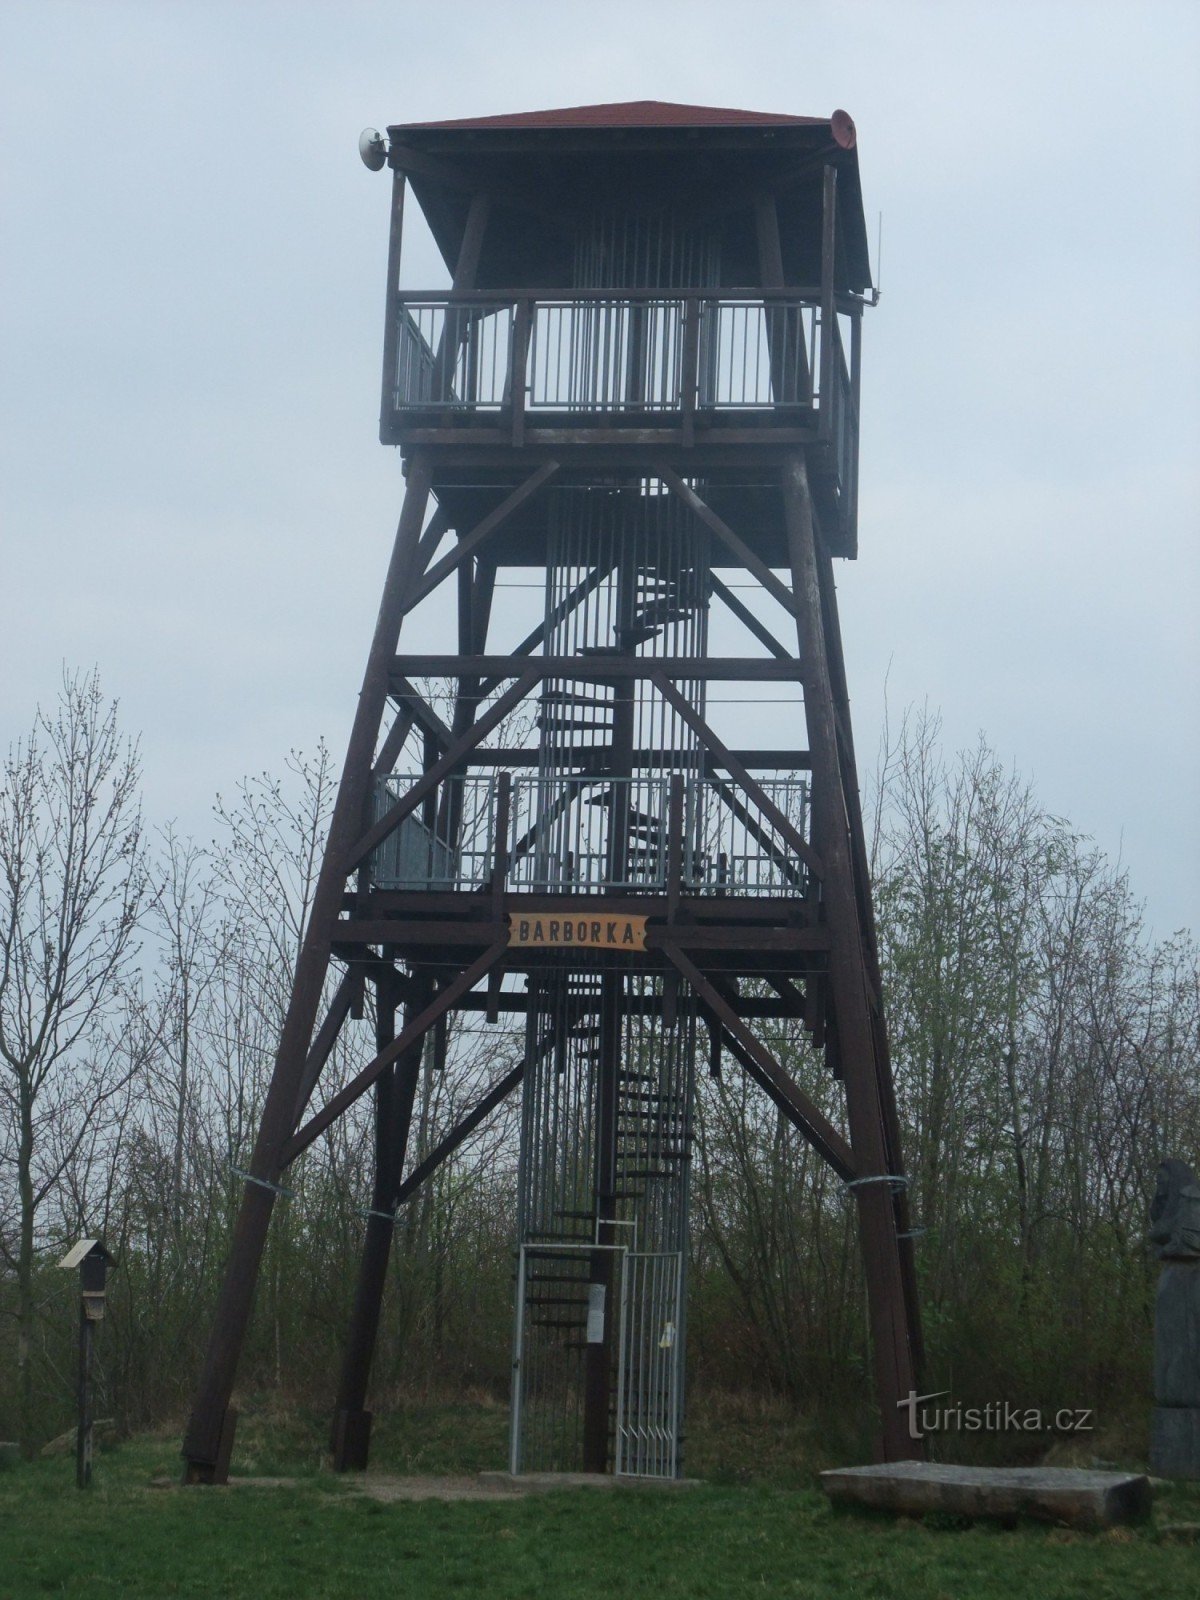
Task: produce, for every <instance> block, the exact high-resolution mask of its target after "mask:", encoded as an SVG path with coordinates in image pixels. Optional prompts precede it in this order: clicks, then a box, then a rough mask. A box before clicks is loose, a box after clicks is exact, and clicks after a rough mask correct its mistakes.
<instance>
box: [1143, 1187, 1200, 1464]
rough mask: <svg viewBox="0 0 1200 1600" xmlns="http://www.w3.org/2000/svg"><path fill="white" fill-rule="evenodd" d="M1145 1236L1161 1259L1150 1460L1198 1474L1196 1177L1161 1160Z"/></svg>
mask: <svg viewBox="0 0 1200 1600" xmlns="http://www.w3.org/2000/svg"><path fill="white" fill-rule="evenodd" d="M1150 1242H1151V1243H1152V1244H1154V1245H1155V1246H1157V1249H1158V1255H1159V1258H1160V1259H1161V1261H1162V1263H1163V1266H1162V1271H1161V1273H1160V1274H1159V1279H1158V1294H1157V1296H1156V1298H1155V1303H1154V1416H1153V1421H1152V1424H1151V1430H1150V1466H1151V1469H1152V1471H1154V1472H1156V1473H1158V1475H1159V1476H1160V1477H1163V1478H1197V1479H1200V1182H1198V1181H1197V1179H1196V1174H1195V1173H1194V1172H1193V1171H1192V1169H1191V1168H1190V1167H1189V1166H1188V1165H1187V1163H1186V1162H1185V1161H1164V1162H1162V1163H1161V1164H1160V1166H1159V1169H1158V1188H1157V1190H1156V1191H1155V1195H1154V1199H1153V1201H1152V1202H1151V1205H1150Z"/></svg>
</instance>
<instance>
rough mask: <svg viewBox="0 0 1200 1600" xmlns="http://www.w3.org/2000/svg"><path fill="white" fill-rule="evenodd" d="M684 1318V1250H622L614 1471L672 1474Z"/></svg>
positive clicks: (648, 1475) (644, 1475)
mask: <svg viewBox="0 0 1200 1600" xmlns="http://www.w3.org/2000/svg"><path fill="white" fill-rule="evenodd" d="M682 1317H683V1253H682V1251H679V1250H653V1251H651V1250H642V1251H639V1250H626V1251H624V1252H623V1254H622V1258H621V1340H620V1348H619V1353H618V1357H617V1413H616V1429H615V1433H616V1437H615V1440H614V1461H613V1471H614V1472H617V1473H623V1474H627V1475H628V1476H630V1477H640V1478H674V1477H676V1476H677V1475H678V1471H679V1424H680V1415H681V1410H682V1407H681V1400H682V1381H681V1380H682V1373H681V1372H680V1359H681V1354H682V1351H683V1327H682Z"/></svg>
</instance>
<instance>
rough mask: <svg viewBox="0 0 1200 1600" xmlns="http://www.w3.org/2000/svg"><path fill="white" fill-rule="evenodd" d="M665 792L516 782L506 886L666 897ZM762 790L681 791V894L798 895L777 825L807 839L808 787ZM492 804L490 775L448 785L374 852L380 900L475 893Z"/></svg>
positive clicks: (798, 877) (700, 787)
mask: <svg viewBox="0 0 1200 1600" xmlns="http://www.w3.org/2000/svg"><path fill="white" fill-rule="evenodd" d="M414 782H416V778H415V777H405V778H397V777H392V778H389V779H387V780H385V781H384V782H382V783H381V784H380V785H379V786H378V788H377V792H376V816H382V815H383V813H384V812H385V811H386V810H387V809H388V807H389V806H391V805H393V804H395V802H396V801H397V800H398V799H399V798H400V797H401V796H402V795H403V794H404V793H405V792H406V791H407V789H408V788H410V787H411V785H412V784H413V783H414ZM671 783H672V780H671V778H670V777H669V776H667V775H663V774H653V775H639V776H637V777H632V778H611V777H574V776H571V777H560V776H554V777H539V776H534V775H526V776H522V777H518V778H515V779H514V780H513V783H512V788H511V797H510V806H509V825H508V831H507V861H508V867H507V872H506V876H505V886H506V887H507V888H508V889H511V890H513V891H516V892H521V891H527V892H530V893H538V894H554V893H564V894H600V893H605V892H609V891H614V892H622V891H623V892H627V893H649V894H658V893H663V892H665V891H666V889H667V888H668V884H669V876H670V869H671V853H672V840H671V837H670V830H671ZM760 788H761V791H762V796H763V799H765V801H766V805H765V806H764V804H763V800H760V799H759V798H758V797H757V796H755V795H753V794H751V793H750V792H749V791H747V790H745V789H743V788H742V787H741V786H740V785H738V784H735V783H734V782H733V781H732V780H731V779H728V778H721V777H717V776H712V777H708V778H703V779H698V778H695V777H688V778H685V779H684V780H683V782H682V785H681V789H682V794H681V801H682V804H681V813H680V824H679V838H678V841H677V849H678V860H679V883H680V889H681V891H682V892H683V893H685V894H713V895H735V896H736V895H754V896H760V895H765V896H774V895H800V894H803V893H804V890H805V883H806V881H807V880H806V875H805V868H804V865H803V862H802V861H801V860H800V858H799V856H798V854H797V852H796V850H795V848H794V842H793V841H789V839H788V837H786V835H785V833H784V832H783V830H781V828H780V827H779V825H778V821H777V814H778V813H782V815H783V816H784V817H785V818H786V819H787V821H788V822H789V823H790V824H791V826H792V828H794V829H795V830H796V832H797V833H799V834H800V835H801V836H802V837H803V838H805V839H807V837H808V784H807V781H806V780H804V779H802V778H795V777H788V778H769V779H764V780H763V781H762V783H761V785H760ZM497 800H498V784H497V779H496V776H495V775H494V774H489V775H479V774H472V775H470V776H467V777H459V778H451V779H448V780H447V781H446V784H445V785H444V786H443V790H442V792H441V796H440V798H439V799H438V801H437V804H436V805H435V806H434V805H431V806H429V807H428V808H427V809H426V808H422V809H423V810H424V814H422V813H421V812H420V811H419V812H414V813H413V814H412V815H411V816H409V817H406V818H405V820H404V821H403V822H402V823H401V824H400V826H399V827H398V828H397V829H396V830H395V831H394V832H393V833H392V834H391V835H390V836H389V837H388V838H387V839H385V840H384V841H383V843H382V844H381V845H379V847H378V848H377V849H376V851H375V853H374V855H373V856H372V858H371V879H372V882H373V883H374V884H375V886H376V887H377V888H381V889H478V888H480V887H482V886H483V885H484V884H485V883H487V882H489V881H490V878H491V875H492V872H493V869H494V863H495V832H496V816H497ZM431 819H432V820H431ZM456 819H457V820H456Z"/></svg>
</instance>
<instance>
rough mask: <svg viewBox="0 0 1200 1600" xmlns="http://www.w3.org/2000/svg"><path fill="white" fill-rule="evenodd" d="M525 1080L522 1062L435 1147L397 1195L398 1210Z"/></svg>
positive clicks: (411, 1173) (414, 1170)
mask: <svg viewBox="0 0 1200 1600" xmlns="http://www.w3.org/2000/svg"><path fill="white" fill-rule="evenodd" d="M524 1076H525V1063H524V1061H519V1062H518V1063H517V1065H516V1066H515V1067H514V1068H513V1069H512V1071H511V1072H509V1073H507V1074H506V1075H505V1076H504V1077H503V1078H501V1079H500V1081H499V1082H498V1083H495V1084H493V1085H492V1087H491V1088H490V1089H489V1090H488V1092H487V1093H486V1094H485V1095H484V1097H483V1099H482V1100H481V1101H480V1102H479V1104H478V1105H477V1106H475V1107H473V1108H472V1110H470V1111H468V1112H467V1114H466V1116H465V1117H464V1118H463V1119H462V1121H461V1122H459V1123H457V1124H456V1125H455V1126H454V1127H453V1128H452V1129H451V1130H450V1132H449V1133H448V1134H447V1135H446V1137H445V1138H444V1139H443V1140H442V1141H441V1142H440V1144H437V1145H435V1146H434V1148H433V1149H432V1150H431V1151H430V1152H429V1154H428V1155H427V1156H426V1157H425V1159H424V1161H422V1162H421V1164H420V1166H418V1167H414V1169H413V1170H412V1172H410V1173H409V1175H408V1177H407V1178H405V1180H404V1182H403V1183H402V1184H401V1185H400V1187H399V1189H398V1190H397V1191H396V1209H397V1210H399V1208H400V1207H401V1206H402V1205H403V1204H404V1202H405V1201H406V1200H408V1199H410V1198H411V1196H412V1195H414V1194H415V1193H416V1191H417V1190H418V1189H419V1188H420V1187H421V1185H422V1184H423V1183H424V1182H425V1180H426V1179H427V1178H431V1177H432V1176H433V1174H434V1173H435V1172H436V1171H437V1169H438V1168H439V1167H440V1166H441V1164H442V1162H443V1161H446V1160H448V1159H449V1157H450V1156H452V1155H453V1154H454V1152H455V1151H456V1150H457V1149H458V1147H459V1145H460V1144H462V1142H463V1140H464V1139H467V1138H469V1137H470V1135H471V1134H472V1133H474V1132H475V1129H476V1128H477V1127H478V1126H479V1124H480V1123H481V1122H483V1121H485V1120H486V1119H487V1118H488V1117H490V1116H491V1114H492V1112H493V1111H494V1110H495V1109H496V1107H497V1106H498V1105H499V1104H500V1103H501V1101H503V1100H507V1099H508V1097H509V1095H510V1094H511V1093H512V1092H513V1090H514V1089H515V1088H516V1087H517V1085H518V1084H519V1083H520V1081H521V1079H522V1078H523V1077H524Z"/></svg>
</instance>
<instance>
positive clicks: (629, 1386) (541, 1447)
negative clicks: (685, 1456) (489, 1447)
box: [509, 1242, 684, 1478]
mask: <svg viewBox="0 0 1200 1600" xmlns="http://www.w3.org/2000/svg"><path fill="white" fill-rule="evenodd" d="M597 1250H604V1251H611V1252H612V1254H613V1256H614V1257H615V1258H616V1260H615V1263H614V1265H615V1267H616V1272H615V1273H614V1276H615V1277H616V1279H617V1286H618V1287H617V1315H618V1319H619V1320H618V1329H617V1332H618V1337H617V1352H616V1354H617V1372H616V1380H617V1381H616V1410H615V1414H614V1432H613V1455H612V1460H613V1471H614V1472H615V1473H621V1474H624V1475H626V1476H629V1477H645V1478H673V1477H676V1476H677V1474H678V1470H679V1433H680V1421H681V1414H682V1399H683V1391H682V1372H681V1370H680V1363H681V1359H682V1352H683V1328H682V1317H683V1312H684V1306H683V1254H682V1252H681V1251H678V1250H675V1251H648V1250H643V1251H639V1250H631V1249H629V1248H628V1247H627V1246H624V1245H595V1244H583V1243H580V1244H570V1243H558V1242H555V1243H553V1244H523V1245H522V1246H521V1247H520V1251H519V1254H518V1266H517V1284H516V1290H517V1293H516V1308H515V1309H516V1319H515V1323H516V1325H515V1330H514V1332H515V1339H514V1348H513V1385H512V1412H511V1416H510V1434H509V1470H510V1471H511V1472H513V1473H520V1472H575V1471H578V1470H579V1468H580V1465H581V1462H582V1448H583V1432H582V1430H583V1357H584V1352H585V1351H586V1349H587V1346H588V1345H589V1344H594V1343H602V1342H603V1340H604V1329H605V1315H606V1310H607V1308H606V1307H605V1306H604V1304H603V1290H601V1291H600V1295H601V1298H600V1299H597V1297H596V1289H597V1285H595V1284H592V1283H589V1281H588V1278H589V1263H590V1262H591V1261H592V1260H594V1256H595V1252H596V1251H597Z"/></svg>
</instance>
